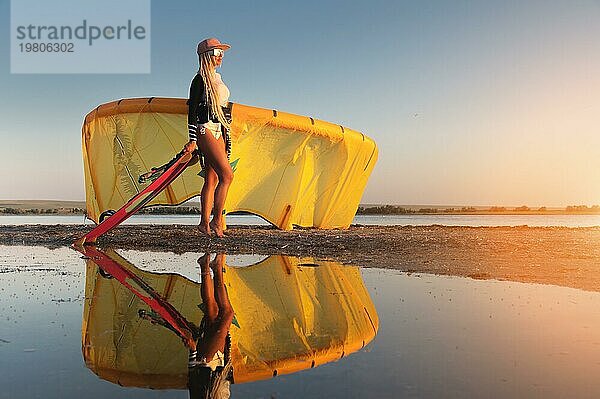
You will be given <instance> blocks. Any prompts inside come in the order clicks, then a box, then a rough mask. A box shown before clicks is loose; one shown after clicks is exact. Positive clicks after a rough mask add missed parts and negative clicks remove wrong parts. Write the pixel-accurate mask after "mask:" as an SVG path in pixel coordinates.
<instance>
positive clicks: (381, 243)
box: [0, 225, 600, 291]
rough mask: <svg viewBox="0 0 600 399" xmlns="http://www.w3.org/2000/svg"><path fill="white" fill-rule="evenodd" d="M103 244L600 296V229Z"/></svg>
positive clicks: (54, 231)
mask: <svg viewBox="0 0 600 399" xmlns="http://www.w3.org/2000/svg"><path fill="white" fill-rule="evenodd" d="M89 230H90V227H89V226H87V227H84V226H67V225H27V226H0V245H42V246H46V247H50V248H56V247H60V246H69V245H71V243H72V242H73V241H74V240H75V239H76V238H78V237H80V236H81V235H83V234H84V233H85V232H87V231H89ZM98 245H99V246H104V247H107V246H111V247H114V248H121V249H137V250H147V251H161V252H175V253H182V252H203V251H225V252H227V253H229V254H265V255H268V254H284V255H295V256H314V257H316V258H321V259H332V260H335V261H339V262H342V263H345V264H353V265H359V266H362V267H378V268H386V269H396V270H400V271H404V272H414V273H433V274H442V275H453V276H463V277H471V278H476V279H498V280H511V281H519V282H530V283H542V284H553V285H561V286H567V287H573V288H580V289H584V290H590V291H600V228H599V227H591V228H563V227H525V226H520V227H448V226H360V225H353V226H352V227H351V228H350V229H348V230H315V229H296V230H293V231H281V230H277V229H274V228H270V227H257V226H230V228H229V230H228V235H227V237H225V238H224V239H217V238H212V239H209V238H206V237H203V236H201V235H200V233H199V232H198V231H197V230H196V229H195V228H194V227H193V226H181V225H173V226H156V225H130V226H121V227H119V228H117V229H115V230H114V231H113V232H111V233H109V234H107V235H106V236H105V237H102V238H101V239H100V240H99V241H98Z"/></svg>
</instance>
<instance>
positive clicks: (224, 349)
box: [188, 254, 233, 398]
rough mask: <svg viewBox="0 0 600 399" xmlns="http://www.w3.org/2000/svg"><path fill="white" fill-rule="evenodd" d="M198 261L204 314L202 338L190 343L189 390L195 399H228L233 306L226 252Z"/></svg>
mask: <svg viewBox="0 0 600 399" xmlns="http://www.w3.org/2000/svg"><path fill="white" fill-rule="evenodd" d="M198 263H199V264H200V272H201V275H202V283H201V286H200V293H201V296H202V301H203V310H204V316H203V317H202V321H201V322H200V327H199V331H198V339H197V341H196V342H195V343H194V344H192V345H190V358H189V363H188V366H189V372H188V376H189V378H188V389H189V392H190V397H191V398H228V397H229V385H230V383H231V381H232V380H233V368H232V363H231V355H230V352H231V337H230V335H229V327H230V326H231V322H232V320H233V308H232V307H231V303H230V302H229V297H228V296H227V289H226V288H225V284H224V281H223V267H224V265H225V255H224V254H217V256H216V257H215V259H214V260H213V261H212V262H211V261H210V254H205V255H204V256H202V257H201V258H200V259H198ZM211 270H212V272H213V277H212V278H211V275H210V271H211Z"/></svg>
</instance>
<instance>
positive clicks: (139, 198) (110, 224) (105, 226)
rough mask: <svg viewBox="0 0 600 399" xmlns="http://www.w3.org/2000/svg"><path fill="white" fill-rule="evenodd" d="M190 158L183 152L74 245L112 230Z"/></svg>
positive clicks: (135, 210) (161, 189) (157, 192)
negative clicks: (163, 170) (146, 185)
mask: <svg viewBox="0 0 600 399" xmlns="http://www.w3.org/2000/svg"><path fill="white" fill-rule="evenodd" d="M191 160H192V154H191V153H189V152H184V153H183V154H182V155H181V156H180V157H179V158H178V159H177V161H176V162H175V163H174V164H173V165H171V166H170V167H169V168H168V169H167V170H166V171H165V172H164V173H163V174H162V175H161V176H160V177H159V178H157V179H156V180H154V181H153V182H152V184H150V185H149V186H148V187H146V188H145V189H144V190H143V191H142V192H140V193H139V194H138V195H136V196H135V197H133V198H132V199H130V200H129V201H128V202H127V203H126V204H125V205H123V206H122V207H121V209H119V210H118V211H117V212H116V213H115V214H114V215H112V216H110V217H109V218H108V219H106V220H105V221H103V222H102V223H100V224H99V225H98V226H96V227H95V228H94V229H93V230H92V231H90V232H89V233H87V234H86V235H85V236H83V237H81V238H79V239H78V240H77V241H75V243H74V245H75V246H82V245H84V244H86V243H92V244H93V243H94V242H96V239H97V238H98V237H100V236H101V235H102V234H104V233H106V232H108V231H110V230H112V229H113V228H114V227H116V226H118V225H119V224H121V223H122V222H123V221H124V220H126V219H127V218H129V217H130V216H131V215H133V214H134V213H136V212H137V211H139V210H140V208H141V207H143V206H144V205H146V204H147V203H148V202H150V201H152V199H153V198H154V197H156V196H157V195H158V194H160V193H161V191H163V190H164V189H165V188H167V186H168V185H169V184H171V183H172V182H173V180H175V179H176V178H177V176H179V175H180V174H181V172H183V171H184V170H185V168H187V166H188V164H189V163H190V161H191Z"/></svg>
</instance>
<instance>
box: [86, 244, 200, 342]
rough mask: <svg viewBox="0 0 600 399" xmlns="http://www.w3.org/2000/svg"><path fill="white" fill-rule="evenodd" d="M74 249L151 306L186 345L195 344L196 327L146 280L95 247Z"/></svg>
mask: <svg viewBox="0 0 600 399" xmlns="http://www.w3.org/2000/svg"><path fill="white" fill-rule="evenodd" d="M74 248H75V249H76V250H77V251H79V252H81V253H82V254H83V255H85V256H87V257H89V258H90V259H91V260H92V262H94V263H95V264H96V265H98V267H100V269H102V270H103V271H105V272H106V273H108V274H110V275H111V276H112V277H114V278H115V279H116V280H117V281H118V282H119V283H121V284H122V285H124V286H125V287H126V288H127V289H128V290H129V291H131V292H133V293H134V294H135V296H137V297H138V298H140V299H141V300H142V301H144V303H146V305H148V306H150V308H151V309H152V310H154V311H155V312H156V313H158V314H159V315H160V316H161V317H162V318H163V320H164V321H165V322H166V323H167V324H168V325H169V326H170V327H172V329H173V330H174V331H175V332H176V333H177V335H179V337H180V338H181V339H183V341H184V342H185V343H186V345H189V344H191V343H195V338H194V333H193V332H194V331H195V326H194V325H193V324H191V323H190V322H189V321H187V320H186V319H185V317H183V316H182V315H181V313H179V312H178V311H177V310H176V309H175V308H174V307H173V305H171V304H170V303H169V302H167V301H165V300H164V299H163V298H162V297H161V296H160V295H159V294H158V293H157V292H156V291H154V289H153V288H152V287H151V286H149V285H148V284H146V282H145V281H144V280H142V279H141V278H140V277H138V276H137V275H136V274H135V273H133V272H131V271H130V270H127V269H126V268H124V267H123V266H121V265H120V264H119V263H118V262H117V261H115V260H114V259H112V258H111V257H110V256H109V255H107V254H105V253H104V252H102V251H101V250H99V249H98V248H96V247H94V246H85V247H83V246H80V247H77V246H74Z"/></svg>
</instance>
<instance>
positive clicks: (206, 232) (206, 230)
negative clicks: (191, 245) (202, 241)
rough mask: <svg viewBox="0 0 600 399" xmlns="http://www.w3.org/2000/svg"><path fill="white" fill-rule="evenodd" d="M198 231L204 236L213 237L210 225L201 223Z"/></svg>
mask: <svg viewBox="0 0 600 399" xmlns="http://www.w3.org/2000/svg"><path fill="white" fill-rule="evenodd" d="M198 230H199V231H200V233H202V234H204V235H205V236H207V237H210V235H211V233H212V232H211V231H210V225H209V224H208V223H206V224H204V223H201V224H199V225H198Z"/></svg>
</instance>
